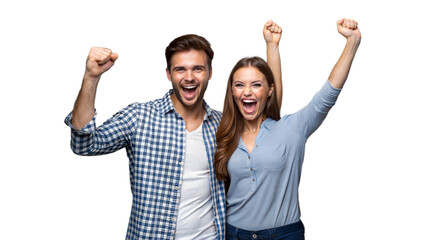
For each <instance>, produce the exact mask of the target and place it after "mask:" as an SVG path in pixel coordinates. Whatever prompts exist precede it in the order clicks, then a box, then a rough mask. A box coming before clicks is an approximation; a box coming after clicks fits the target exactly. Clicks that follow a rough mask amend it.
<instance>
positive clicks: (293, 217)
mask: <svg viewBox="0 0 426 240" xmlns="http://www.w3.org/2000/svg"><path fill="white" fill-rule="evenodd" d="M337 28H338V32H339V33H340V34H342V35H343V36H344V37H345V38H346V39H347V42H346V46H345V48H344V50H343V53H342V55H341V57H340V59H339V60H338V62H337V63H336V65H335V66H334V68H333V70H332V72H331V74H330V76H329V79H328V81H326V83H325V85H324V86H323V87H322V89H321V90H320V91H319V92H318V93H317V94H316V95H315V96H314V98H313V99H312V100H311V102H310V103H309V104H308V105H307V106H306V107H304V108H303V109H301V110H299V111H298V112H296V113H294V114H290V115H286V116H284V117H282V118H280V116H279V108H280V107H279V106H280V103H281V100H280V91H277V87H278V90H280V88H281V82H280V78H276V79H278V81H277V82H276V83H275V85H274V74H273V72H272V71H271V69H270V68H269V67H268V65H267V64H266V62H265V61H263V60H262V59H261V58H258V57H254V58H244V59H242V60H240V61H239V62H238V63H237V64H236V66H235V67H234V69H233V70H232V72H231V74H230V77H229V80H228V87H227V92H226V97H225V104H224V110H223V117H222V121H221V123H220V125H219V128H218V132H217V134H216V140H217V147H218V150H217V152H216V154H215V171H216V176H217V177H218V179H220V180H224V181H226V183H227V187H228V191H227V202H228V204H227V227H226V234H227V239H237V238H238V239H262V238H267V239H304V226H303V224H302V222H301V221H300V210H299V203H298V186H299V180H300V174H301V169H302V162H303V157H304V150H305V143H306V140H307V139H308V137H309V136H310V135H311V134H312V133H313V132H314V131H315V130H316V129H317V128H318V127H319V126H320V125H321V123H322V121H323V120H324V119H325V117H326V116H327V113H328V111H329V110H330V109H331V107H332V106H333V105H334V103H335V101H336V100H337V97H338V95H339V93H340V89H341V88H342V87H343V85H344V83H345V81H346V78H347V76H348V74H349V70H350V66H351V64H352V61H353V59H354V57H355V53H356V51H357V49H358V46H359V44H360V41H361V33H360V31H359V29H358V27H357V22H356V21H354V20H350V19H341V20H339V21H337ZM265 39H266V37H265ZM268 61H269V60H268ZM275 72H276V70H275ZM277 95H278V96H277Z"/></svg>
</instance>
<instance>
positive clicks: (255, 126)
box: [243, 116, 266, 134]
mask: <svg viewBox="0 0 426 240" xmlns="http://www.w3.org/2000/svg"><path fill="white" fill-rule="evenodd" d="M265 119H266V116H261V117H258V118H256V119H253V120H245V119H244V129H243V132H244V133H251V134H255V133H257V132H259V129H260V125H261V124H262V122H263V121H264V120H265Z"/></svg>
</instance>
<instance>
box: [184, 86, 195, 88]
mask: <svg viewBox="0 0 426 240" xmlns="http://www.w3.org/2000/svg"><path fill="white" fill-rule="evenodd" d="M196 87H197V86H189V87H184V88H185V89H194V88H196Z"/></svg>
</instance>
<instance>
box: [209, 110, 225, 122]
mask: <svg viewBox="0 0 426 240" xmlns="http://www.w3.org/2000/svg"><path fill="white" fill-rule="evenodd" d="M211 114H212V116H213V117H214V118H217V119H219V120H220V119H221V118H222V112H221V111H218V110H216V109H213V108H211Z"/></svg>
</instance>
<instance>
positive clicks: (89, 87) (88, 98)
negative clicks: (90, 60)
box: [71, 74, 100, 130]
mask: <svg viewBox="0 0 426 240" xmlns="http://www.w3.org/2000/svg"><path fill="white" fill-rule="evenodd" d="M99 79H100V77H98V78H96V79H95V78H93V77H89V76H87V74H85V75H84V77H83V83H82V85H81V89H80V92H79V93H78V97H77V100H76V101H75V104H74V109H73V111H72V119H71V124H72V125H73V127H74V128H75V129H79V130H80V129H82V128H83V127H84V126H86V125H87V124H88V123H89V122H90V121H91V120H92V119H93V117H94V116H95V98H96V90H97V87H98V82H99Z"/></svg>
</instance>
